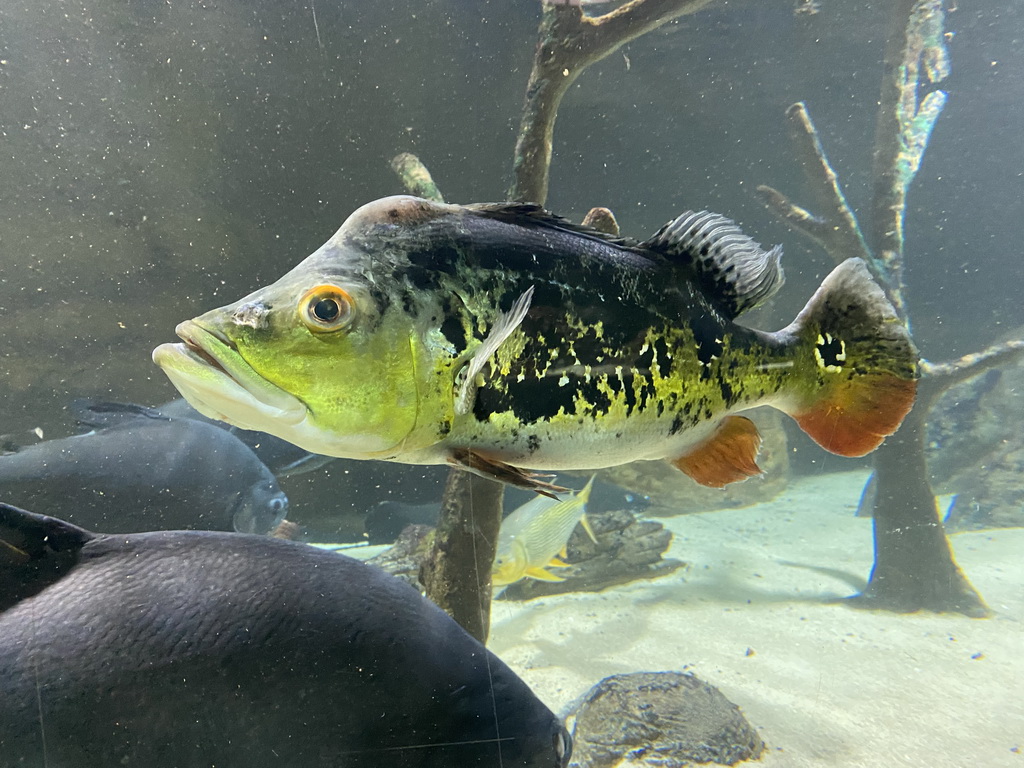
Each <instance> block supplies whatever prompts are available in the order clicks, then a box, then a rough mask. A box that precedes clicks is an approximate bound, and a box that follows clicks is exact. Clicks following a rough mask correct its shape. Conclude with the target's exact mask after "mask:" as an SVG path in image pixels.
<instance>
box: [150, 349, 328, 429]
mask: <svg viewBox="0 0 1024 768" xmlns="http://www.w3.org/2000/svg"><path fill="white" fill-rule="evenodd" d="M210 357H211V356H210V355H209V353H205V354H200V353H199V352H197V351H196V349H195V345H193V344H188V343H177V344H161V345H160V346H159V347H157V348H156V349H155V350H153V362H155V363H156V364H157V365H159V366H160V367H161V368H162V369H163V371H164V373H165V374H166V375H167V378H169V379H170V380H171V383H172V384H174V386H175V387H176V388H177V390H178V391H179V392H181V394H182V396H183V397H184V398H185V399H186V400H188V402H189V403H190V404H191V405H192V406H193V407H194V408H195V409H196V410H197V411H199V412H200V413H201V414H203V415H204V416H207V417H209V418H212V419H218V420H220V421H226V422H228V423H229V424H233V425H234V426H237V427H240V428H242V429H255V430H263V431H267V430H266V425H267V424H269V423H274V424H278V425H281V426H285V427H293V426H295V425H298V424H301V423H302V422H303V421H305V419H306V417H307V415H308V411H307V409H306V405H305V404H304V403H303V402H302V401H301V400H299V399H298V398H296V397H294V396H292V395H290V394H289V393H287V392H285V391H284V390H282V389H278V388H276V387H274V388H273V389H274V390H276V391H270V388H271V387H272V386H273V385H271V384H270V383H269V382H266V384H265V386H264V387H262V388H261V391H260V392H258V393H255V392H253V391H252V390H251V389H250V388H249V387H246V386H244V385H243V384H242V383H241V382H240V381H239V380H238V378H237V377H235V376H232V375H231V374H230V373H229V372H228V371H227V370H226V369H225V367H224V366H223V365H220V364H216V365H214V364H212V363H211V362H210ZM264 390H266V391H264Z"/></svg>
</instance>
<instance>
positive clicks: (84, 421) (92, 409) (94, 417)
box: [71, 397, 170, 429]
mask: <svg viewBox="0 0 1024 768" xmlns="http://www.w3.org/2000/svg"><path fill="white" fill-rule="evenodd" d="M71 413H72V414H74V416H75V420H76V421H77V422H78V423H79V424H81V425H82V426H85V427H92V428H95V429H102V428H104V427H112V426H115V425H117V424H125V423H128V422H131V421H135V420H136V419H140V418H145V419H156V420H161V421H170V419H169V418H168V417H167V416H164V415H163V414H162V413H160V411H158V410H157V409H156V408H149V407H147V406H145V405H136V404H135V403H113V402H106V401H103V400H93V399H92V398H88V397H77V398H75V399H74V400H72V401H71Z"/></svg>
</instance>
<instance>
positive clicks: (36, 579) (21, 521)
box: [0, 503, 95, 612]
mask: <svg viewBox="0 0 1024 768" xmlns="http://www.w3.org/2000/svg"><path fill="white" fill-rule="evenodd" d="M93 538H95V535H94V534H92V533H89V531H87V530H85V529H84V528H79V527H78V526H75V525H71V523H65V522H64V521H63V520H58V519H57V518H55V517H47V516H46V515H37V514H35V513H33V512H26V511H25V510H23V509H18V508H17V507H12V506H11V505H10V504H3V503H0V612H3V611H6V610H7V609H8V608H10V607H11V606H12V605H14V604H15V603H18V602H20V601H21V600H24V599H25V598H27V597H31V596H32V595H34V594H36V593H38V592H41V591H43V590H44V589H46V588H47V587H48V586H50V585H51V584H53V583H55V582H57V581H59V580H60V579H61V578H62V577H63V576H64V574H65V573H67V572H68V571H69V570H71V568H72V567H73V566H74V565H75V563H77V562H78V556H79V552H81V550H82V547H83V546H85V544H86V542H88V541H90V540H91V539H93Z"/></svg>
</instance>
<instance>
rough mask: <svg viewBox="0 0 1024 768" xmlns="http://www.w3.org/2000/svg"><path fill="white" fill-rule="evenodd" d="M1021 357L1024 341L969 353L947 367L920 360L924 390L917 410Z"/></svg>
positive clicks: (1023, 353)
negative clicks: (949, 391)
mask: <svg viewBox="0 0 1024 768" xmlns="http://www.w3.org/2000/svg"><path fill="white" fill-rule="evenodd" d="M1022 355H1024V339H1014V340H1013V341H1004V342H1002V343H1000V344H993V345H992V346H990V347H987V348H986V349H983V350H981V351H980V352H972V353H971V354H969V355H964V356H963V357H961V358H959V359H957V360H950V361H949V362H946V363H931V362H929V361H927V360H922V361H921V377H922V382H921V384H922V385H923V386H922V387H920V388H919V391H918V400H919V401H920V406H930V405H931V404H932V402H933V401H934V400H935V398H937V397H938V396H939V395H941V394H942V393H943V392H945V391H946V390H947V389H949V388H950V387H952V386H954V385H956V384H959V383H961V382H964V381H967V380H968V379H972V378H974V377H975V376H980V375H981V374H983V373H984V372H985V371H988V370H990V369H992V368H1001V367H1004V366H1007V365H1009V364H1010V363H1012V362H1014V361H1015V360H1016V359H1017V358H1019V357H1021V356H1022ZM920 406H919V407H920Z"/></svg>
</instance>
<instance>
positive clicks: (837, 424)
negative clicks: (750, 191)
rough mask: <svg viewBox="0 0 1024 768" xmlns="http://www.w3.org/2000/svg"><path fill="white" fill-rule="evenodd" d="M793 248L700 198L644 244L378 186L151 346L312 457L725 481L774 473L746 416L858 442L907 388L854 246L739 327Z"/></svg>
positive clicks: (181, 385)
mask: <svg viewBox="0 0 1024 768" xmlns="http://www.w3.org/2000/svg"><path fill="white" fill-rule="evenodd" d="M780 254H781V249H779V248H774V249H772V250H770V251H764V250H762V249H761V248H760V246H759V245H758V244H757V243H755V242H753V241H752V240H751V239H750V238H748V237H746V236H745V235H744V234H743V233H742V232H740V230H739V229H738V228H737V227H736V226H735V225H734V224H733V223H732V222H731V221H729V220H728V219H725V218H723V217H721V216H718V215H716V214H711V213H706V212H702V213H686V214H683V215H682V216H680V217H679V218H677V219H675V220H673V221H671V222H669V223H668V224H667V225H666V226H665V227H663V228H662V229H661V230H660V231H659V232H658V233H656V234H655V235H654V236H653V237H651V238H649V239H647V240H645V241H643V242H636V241H629V240H623V239H616V238H610V237H608V236H606V235H603V234H601V233H600V232H597V231H595V230H591V229H588V228H585V227H580V226H575V225H572V224H570V223H568V222H566V221H565V220H563V219H560V218H557V217H555V216H553V215H551V214H549V213H547V212H545V211H543V210H541V209H540V208H538V207H536V206H532V205H511V204H508V205H506V204H499V205H470V206H459V205H443V204H437V203H432V202H428V201H426V200H420V199H417V198H412V197H391V198H385V199H382V200H378V201H376V202H373V203H369V204H368V205H365V206H363V207H362V208H360V209H359V210H358V211H356V212H355V213H353V214H352V216H350V217H349V219H348V220H347V221H346V222H345V224H344V225H343V226H342V227H341V229H340V230H338V232H337V233H336V234H335V235H334V236H333V237H332V238H331V239H330V240H329V241H328V242H327V243H326V244H324V245H323V246H322V247H321V248H320V249H319V250H317V251H316V252H315V253H314V254H313V255H311V256H310V257H309V258H307V259H306V260H305V261H303V262H302V263H301V264H299V265H298V266H297V267H296V268H295V269H293V270H292V271H291V272H289V273H288V274H286V275H285V276H284V277H282V278H281V279H280V280H278V281H277V282H276V283H274V284H272V285H270V286H268V287H266V288H262V289H260V290H258V291H256V292H254V293H252V294H250V295H249V296H247V297H245V298H243V299H241V300H240V301H238V302H236V303H234V304H231V305H229V306H226V307H222V308H220V309H216V310H213V311H211V312H208V313H206V314H205V315H202V316H200V317H198V318H196V319H195V320H192V321H188V322H184V323H182V324H181V325H179V326H178V329H177V332H178V335H179V336H181V337H182V339H184V343H183V344H165V345H162V346H160V347H158V348H157V349H156V350H155V351H154V359H155V360H156V362H157V363H158V364H160V365H161V366H162V367H163V368H164V370H165V371H166V373H167V374H168V376H169V377H170V378H171V380H172V382H174V384H175V386H177V387H178V389H179V390H180V391H181V392H182V394H184V396H185V397H186V398H187V399H188V400H189V402H191V403H192V404H193V405H194V406H195V407H196V408H197V409H198V410H199V411H201V412H202V413H205V414H207V415H209V416H211V417H217V418H222V419H225V420H227V421H229V422H231V423H233V424H236V425H238V426H241V427H244V428H247V429H259V430H263V431H266V432H270V433H272V434H275V435H278V436H279V437H282V438H284V439H286V440H290V441H292V442H294V443H296V444H297V445H300V446H302V447H304V448H305V449H306V450H309V451H316V452H319V453H325V454H329V455H335V456H345V457H350V458H373V459H385V460H391V461H400V462H409V463H423V464H437V463H444V462H451V463H454V464H457V465H460V466H464V467H467V468H469V469H472V470H474V471H476V472H479V473H482V474H485V475H490V476H493V477H497V478H499V479H502V480H505V481H507V482H513V483H517V484H521V485H525V486H530V485H533V486H534V487H541V485H540V484H539V483H538V482H537V481H536V480H535V479H533V478H531V477H529V476H528V473H527V472H524V471H523V470H524V469H537V470H563V469H588V468H597V467H605V466H613V465H616V464H620V463H625V462H628V461H633V460H637V459H665V460H668V461H670V462H672V463H673V464H674V465H675V466H676V467H678V468H679V469H681V470H682V471H683V472H685V473H687V474H688V475H690V476H691V477H693V478H694V479H695V480H697V481H698V482H701V483H703V484H705V485H711V486H721V485H724V484H726V483H729V482H733V481H736V480H741V479H744V478H746V477H748V476H750V475H753V474H756V473H757V472H759V471H760V470H759V469H758V467H757V465H756V463H755V458H756V454H757V450H758V447H759V444H760V437H759V435H758V433H757V429H756V428H755V426H754V425H753V423H752V422H751V421H749V420H748V419H747V418H745V417H743V416H739V415H737V413H738V412H741V411H744V410H747V409H750V408H753V407H755V406H758V405H771V406H774V407H776V408H778V409H780V410H782V411H784V412H785V413H788V414H789V415H790V416H792V417H793V418H794V419H796V421H797V422H798V424H799V425H800V426H801V428H803V430H804V431H805V432H807V434H809V435H810V436H811V437H812V438H813V439H814V440H816V441H817V442H818V443H819V444H820V445H821V446H823V447H824V448H826V449H828V450H830V451H833V452H835V453H838V454H841V455H845V456H859V455H862V454H865V453H867V452H869V451H871V450H873V449H874V448H875V447H877V446H878V445H879V443H880V442H881V441H882V440H883V439H884V437H885V436H886V435H888V434H891V433H892V432H893V431H894V430H895V429H896V428H897V427H898V426H899V424H900V422H901V421H902V419H903V417H904V415H905V414H906V413H907V411H908V410H909V409H910V407H911V405H912V403H913V399H914V392H915V384H916V382H915V379H916V377H917V354H916V351H915V349H914V347H913V344H912V343H911V341H910V338H909V336H908V333H907V330H906V328H905V327H904V325H903V324H902V323H901V322H900V320H899V319H898V317H897V315H896V313H895V311H894V310H893V308H892V306H891V305H890V303H889V302H888V300H887V299H886V297H885V295H884V293H883V291H882V290H881V289H880V288H879V287H878V285H876V284H875V282H874V281H873V280H872V278H871V276H870V274H869V273H868V270H867V268H866V267H865V265H864V263H863V262H862V261H860V260H858V259H851V260H849V261H847V262H845V263H843V264H841V265H839V266H838V267H837V268H836V269H835V270H834V271H833V272H832V273H831V274H830V275H829V276H828V277H826V278H825V280H824V282H823V283H822V285H821V287H820V288H819V289H818V291H817V292H816V293H815V294H814V296H813V297H812V298H811V299H810V301H809V302H808V303H807V305H806V306H805V307H804V309H803V311H801V312H800V313H799V315H798V316H797V318H796V319H795V320H794V321H793V322H792V323H791V324H790V325H788V326H787V327H786V328H783V329H782V330H780V331H777V332H775V333H766V332H762V331H757V330H752V329H749V328H746V327H744V326H741V325H738V324H737V323H736V322H735V320H736V318H737V316H739V315H740V314H741V313H742V312H744V311H745V310H748V309H750V308H751V307H754V306H757V305H758V304H760V303H762V302H763V301H764V300H766V299H767V298H768V297H769V296H771V295H772V294H773V293H774V292H775V291H776V290H777V289H778V287H779V286H780V285H781V283H782V270H781V268H780V266H779V257H780Z"/></svg>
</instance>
